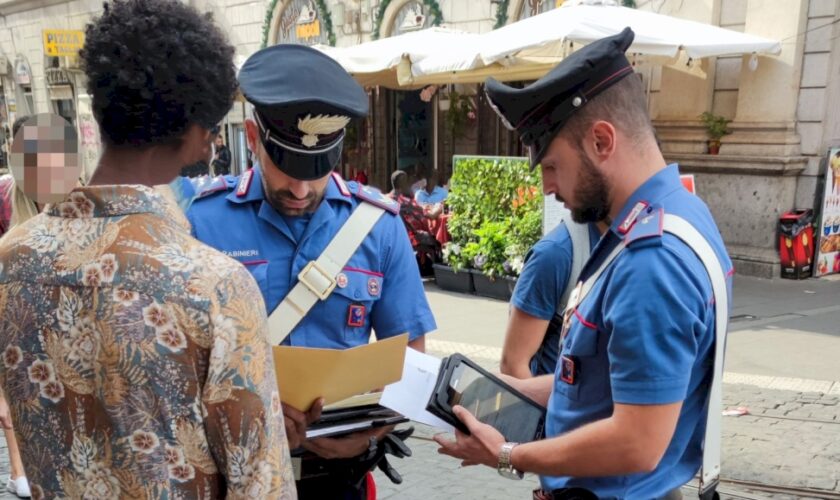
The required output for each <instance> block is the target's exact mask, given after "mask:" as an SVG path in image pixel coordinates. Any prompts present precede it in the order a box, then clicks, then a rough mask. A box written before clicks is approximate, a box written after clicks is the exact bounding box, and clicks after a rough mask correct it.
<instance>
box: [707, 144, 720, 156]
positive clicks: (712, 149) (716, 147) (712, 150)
mask: <svg viewBox="0 0 840 500" xmlns="http://www.w3.org/2000/svg"><path fill="white" fill-rule="evenodd" d="M708 148H709V154H710V155H716V154H718V153H720V141H715V140H710V141H709V142H708Z"/></svg>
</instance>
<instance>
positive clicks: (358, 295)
mask: <svg viewBox="0 0 840 500" xmlns="http://www.w3.org/2000/svg"><path fill="white" fill-rule="evenodd" d="M361 296H362V294H361V293H360V292H359V291H358V290H356V291H355V292H354V293H353V297H356V298H357V299H358V298H361Z"/></svg>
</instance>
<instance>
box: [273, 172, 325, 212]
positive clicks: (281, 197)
mask: <svg viewBox="0 0 840 500" xmlns="http://www.w3.org/2000/svg"><path fill="white" fill-rule="evenodd" d="M263 191H264V192H265V193H266V195H267V201H268V203H269V205H271V206H272V207H274V210H277V211H278V212H279V213H280V214H282V215H286V216H289V217H299V216H301V215H306V214H312V213H315V211H316V210H318V205H320V204H321V199H322V198H323V197H324V191H323V190H322V191H321V192H315V191H314V190H312V191H310V192H309V194H308V195H306V197H304V198H298V197H297V196H295V195H294V194H292V192H291V191H289V190H287V189H275V190H272V189H270V188H269V187H268V185H267V184H266V182H265V178H263ZM301 202H305V203H306V204H305V205H304V206H302V207H297V206H289V205H290V204H293V205H299V204H301V205H302V203H301Z"/></svg>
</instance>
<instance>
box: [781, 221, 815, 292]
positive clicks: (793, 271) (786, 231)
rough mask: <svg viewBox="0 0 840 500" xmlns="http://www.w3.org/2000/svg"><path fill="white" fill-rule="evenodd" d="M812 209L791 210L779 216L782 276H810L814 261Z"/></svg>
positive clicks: (801, 277) (803, 277)
mask: <svg viewBox="0 0 840 500" xmlns="http://www.w3.org/2000/svg"><path fill="white" fill-rule="evenodd" d="M813 220H814V211H813V210H810V209H806V210H793V211H790V212H786V213H785V214H783V215H782V216H781V217H780V218H779V258H780V259H781V261H782V278H787V279H793V280H801V279H805V278H809V277H811V267H812V265H813V261H814V227H813V225H812V222H813Z"/></svg>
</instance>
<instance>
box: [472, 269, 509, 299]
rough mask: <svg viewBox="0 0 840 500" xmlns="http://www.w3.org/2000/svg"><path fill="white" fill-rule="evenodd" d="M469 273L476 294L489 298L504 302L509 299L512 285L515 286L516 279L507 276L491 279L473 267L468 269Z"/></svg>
mask: <svg viewBox="0 0 840 500" xmlns="http://www.w3.org/2000/svg"><path fill="white" fill-rule="evenodd" d="M470 273H471V274H472V278H473V284H474V285H475V294H476V295H479V296H481V297H487V298H489V299H497V300H504V301H505V302H508V301H510V297H511V295H513V287H514V286H516V279H514V278H510V277H508V276H502V277H499V278H495V279H493V278H490V277H489V276H487V275H485V274H482V273H481V271H476V270H474V269H472V270H470Z"/></svg>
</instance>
